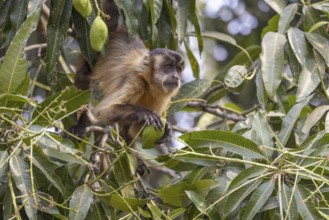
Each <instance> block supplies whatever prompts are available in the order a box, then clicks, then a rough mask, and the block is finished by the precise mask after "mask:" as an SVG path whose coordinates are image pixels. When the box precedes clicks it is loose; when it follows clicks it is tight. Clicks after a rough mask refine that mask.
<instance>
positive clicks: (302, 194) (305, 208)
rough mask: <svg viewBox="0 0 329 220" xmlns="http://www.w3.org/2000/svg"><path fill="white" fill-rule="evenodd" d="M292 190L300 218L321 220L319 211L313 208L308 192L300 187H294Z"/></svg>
mask: <svg viewBox="0 0 329 220" xmlns="http://www.w3.org/2000/svg"><path fill="white" fill-rule="evenodd" d="M294 189H295V190H294V197H295V199H296V202H297V209H298V212H299V214H300V215H301V216H302V218H303V219H307V220H312V219H314V220H316V219H323V217H322V216H321V215H320V214H319V211H318V210H317V209H316V208H315V206H314V204H313V202H312V199H311V197H310V195H309V193H308V191H307V190H306V189H305V188H304V187H303V186H301V185H296V186H295V188H294ZM306 199H307V200H306Z"/></svg>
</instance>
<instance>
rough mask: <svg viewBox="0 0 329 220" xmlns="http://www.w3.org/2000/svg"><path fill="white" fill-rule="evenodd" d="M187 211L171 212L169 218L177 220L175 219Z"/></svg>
mask: <svg viewBox="0 0 329 220" xmlns="http://www.w3.org/2000/svg"><path fill="white" fill-rule="evenodd" d="M185 211H186V209H185V208H177V209H173V210H171V211H170V213H169V217H170V218H171V219H175V218H177V217H179V216H180V215H182V214H183V213H184V212H185Z"/></svg>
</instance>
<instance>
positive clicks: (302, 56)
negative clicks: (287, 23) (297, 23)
mask: <svg viewBox="0 0 329 220" xmlns="http://www.w3.org/2000/svg"><path fill="white" fill-rule="evenodd" d="M288 40H289V44H290V46H291V49H292V50H293V52H294V54H295V56H296V58H297V60H298V62H299V63H300V64H301V65H302V66H304V65H305V62H306V59H307V58H308V57H309V55H308V54H309V52H308V48H307V44H306V39H305V36H304V32H303V31H301V30H300V29H298V28H290V29H289V30H288Z"/></svg>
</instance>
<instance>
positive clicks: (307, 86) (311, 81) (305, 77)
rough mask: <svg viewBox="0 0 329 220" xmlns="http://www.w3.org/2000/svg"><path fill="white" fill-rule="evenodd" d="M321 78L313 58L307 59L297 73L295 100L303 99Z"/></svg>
mask: <svg viewBox="0 0 329 220" xmlns="http://www.w3.org/2000/svg"><path fill="white" fill-rule="evenodd" d="M320 82H321V78H320V75H319V70H318V67H317V65H316V63H315V60H314V59H308V60H307V61H306V63H305V66H304V68H303V70H302V72H301V73H300V75H299V79H298V87H297V94H296V96H297V100H296V101H297V102H300V101H302V100H304V99H305V98H306V97H307V96H309V95H310V94H311V93H312V92H313V91H314V90H315V89H316V87H317V86H318V85H319V83H320Z"/></svg>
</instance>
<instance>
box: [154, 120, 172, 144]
mask: <svg viewBox="0 0 329 220" xmlns="http://www.w3.org/2000/svg"><path fill="white" fill-rule="evenodd" d="M171 136H172V127H171V124H169V123H168V122H166V125H165V132H164V134H163V136H162V138H160V139H159V140H157V141H156V144H163V143H166V142H168V141H170V139H171Z"/></svg>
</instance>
